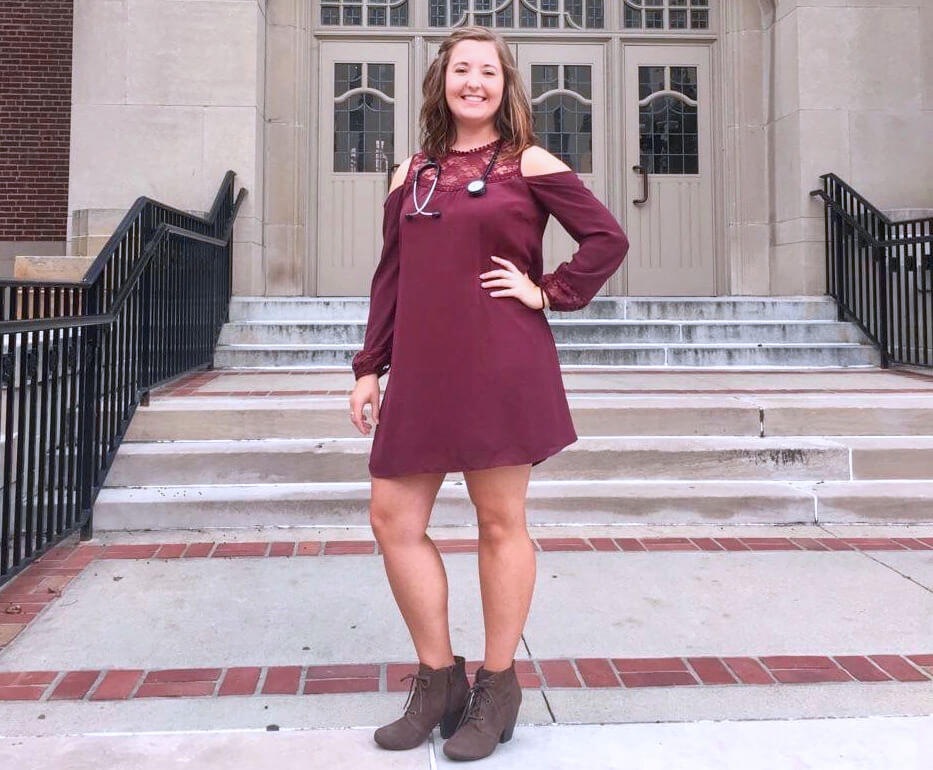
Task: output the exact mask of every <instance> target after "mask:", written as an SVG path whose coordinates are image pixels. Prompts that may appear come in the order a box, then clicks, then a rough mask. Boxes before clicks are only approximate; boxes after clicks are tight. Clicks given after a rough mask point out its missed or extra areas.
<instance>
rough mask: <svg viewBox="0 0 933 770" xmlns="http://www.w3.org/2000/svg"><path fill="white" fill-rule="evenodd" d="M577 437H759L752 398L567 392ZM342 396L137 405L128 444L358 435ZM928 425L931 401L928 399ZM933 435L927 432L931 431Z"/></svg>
mask: <svg viewBox="0 0 933 770" xmlns="http://www.w3.org/2000/svg"><path fill="white" fill-rule="evenodd" d="M568 402H569V404H570V408H571V413H572V415H573V421H574V425H575V426H576V429H577V432H578V434H580V435H616V434H625V435H630V436H637V435H651V436H658V435H677V436H685V435H707V436H709V435H711V436H730V435H738V436H758V435H759V434H760V432H761V419H760V413H759V410H758V407H757V406H755V405H754V403H753V402H751V401H749V402H743V401H741V400H736V399H734V398H729V397H726V396H690V397H686V396H683V397H676V396H675V397H655V398H651V397H644V396H643V397H632V398H624V397H623V398H619V397H614V396H609V397H605V396H573V395H570V396H569V397H568ZM347 403H348V401H347V396H318V397H300V396H285V397H280V398H249V397H241V398H236V397H230V398H223V397H220V398H208V399H204V398H172V399H163V400H158V401H153V402H152V403H151V405H150V406H148V407H141V408H139V409H138V410H137V412H136V415H135V416H134V418H133V422H132V424H131V425H130V429H129V433H128V434H127V437H126V441H172V440H181V439H184V440H213V439H231V440H232V439H261V438H295V439H300V438H306V437H308V436H331V437H336V438H359V437H360V434H359V431H357V430H356V428H355V427H354V426H353V424H352V423H351V422H350V421H349V419H348V416H347V412H348V409H347ZM930 406H931V408H930V412H931V418H930V423H931V424H933V400H931V401H930ZM931 432H933V431H931Z"/></svg>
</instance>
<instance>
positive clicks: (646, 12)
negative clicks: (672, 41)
mask: <svg viewBox="0 0 933 770" xmlns="http://www.w3.org/2000/svg"><path fill="white" fill-rule="evenodd" d="M623 1H624V3H625V6H624V13H623V18H622V23H623V25H624V26H625V28H626V29H666V30H677V29H709V0H623Z"/></svg>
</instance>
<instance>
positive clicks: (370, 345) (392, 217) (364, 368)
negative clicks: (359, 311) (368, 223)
mask: <svg viewBox="0 0 933 770" xmlns="http://www.w3.org/2000/svg"><path fill="white" fill-rule="evenodd" d="M402 188H404V185H402V187H398V188H396V189H395V190H393V191H392V192H390V193H389V194H388V196H387V197H386V199H385V201H384V202H383V214H382V255H381V256H380V258H379V264H378V265H376V272H375V273H373V280H372V284H371V286H370V292H369V318H368V320H367V322H366V334H365V337H364V339H363V349H362V350H361V351H359V353H357V354H356V355H355V356H354V357H353V375H354V376H355V377H356V379H359V378H360V377H362V376H363V375H365V374H373V373H375V374H376V375H377V376H379V377H381V376H382V375H383V374H385V373H386V372H387V371H388V369H389V361H390V359H391V357H392V333H393V330H394V326H395V302H396V297H397V295H398V271H399V248H398V225H399V216H400V215H401V210H402V197H403V194H402Z"/></svg>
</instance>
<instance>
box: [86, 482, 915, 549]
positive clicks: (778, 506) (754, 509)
mask: <svg viewBox="0 0 933 770" xmlns="http://www.w3.org/2000/svg"><path fill="white" fill-rule="evenodd" d="M459 475H460V474H451V476H449V477H448V479H447V480H445V481H444V482H443V484H442V485H441V488H440V491H439V493H438V496H437V500H436V502H435V506H434V510H433V513H432V517H431V524H432V526H472V525H475V523H476V522H475V518H476V517H475V511H474V509H473V506H472V504H471V503H470V501H469V497H468V493H467V489H466V485H465V483H464V481H463V479H462V477H461V478H456V476H459ZM370 490H371V487H370V483H369V482H368V481H366V482H342V483H317V484H313V483H312V484H244V485H204V486H178V487H158V486H151V487H117V488H105V489H103V490H101V493H100V495H99V497H98V499H97V504H96V505H95V513H94V526H95V528H96V529H99V530H102V531H103V530H142V529H200V528H256V527H262V526H269V527H276V528H279V527H315V526H334V525H336V526H349V527H361V528H364V529H367V530H368V529H369V500H370V494H371V491H370ZM527 517H528V523H529V525H535V526H553V527H555V528H560V527H570V526H581V525H582V526H586V525H620V527H621V528H622V529H623V530H624V526H625V525H659V524H668V525H681V524H685V525H688V524H703V525H709V524H715V525H726V524H728V525H761V524H770V525H774V524H778V525H781V524H800V523H806V524H882V523H883V524H916V523H929V522H933V481H907V482H905V481H842V482H839V481H835V482H779V481H757V482H753V481H735V482H728V481H726V482H723V481H664V482H655V481H620V480H604V481H592V480H587V481H547V480H542V481H539V480H534V479H532V481H531V482H530V484H529V488H528V497H527ZM620 535H622V536H624V531H622V532H620Z"/></svg>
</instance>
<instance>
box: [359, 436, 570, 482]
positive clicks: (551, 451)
mask: <svg viewBox="0 0 933 770" xmlns="http://www.w3.org/2000/svg"><path fill="white" fill-rule="evenodd" d="M578 438H579V437H578V436H574V438H573V439H572V440H571V441H563V442H561V443H559V444H554V445H552V446H550V447H548V448H547V449H544V450H539V451H537V452H534V453H532V454H531V457H532V458H535V459H529V457H528V455H529V453H528V452H522V453H521V454H520V456H519V457H517V458H515V459H512V457H510V456H508V455H506V456H505V457H506V459H505V460H501V459H500V460H496V461H495V465H472V466H468V467H464V466H462V465H461V466H458V467H456V468H451V467H449V466H448V467H436V468H419V469H417V470H407V471H400V472H397V473H389V474H380V473H373V471H372V468H370V469H369V475H370V476H372V477H374V478H377V479H388V478H396V477H398V476H410V475H413V474H415V473H462V472H464V471H484V470H489V469H491V468H501V467H503V466H506V465H525V464H527V463H531V464H532V466H535V465H538V464H540V463H543V462H544V461H545V460H547V459H548V458H549V457H553V456H554V455H556V454H557V453H558V452H560V451H561V450H562V449H566V448H567V447H568V446H570V445H571V444H573V443H576V441H577V440H578Z"/></svg>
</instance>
